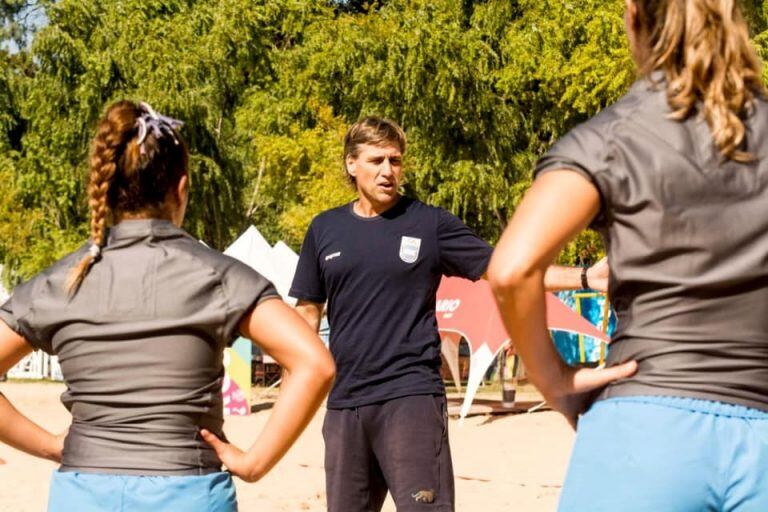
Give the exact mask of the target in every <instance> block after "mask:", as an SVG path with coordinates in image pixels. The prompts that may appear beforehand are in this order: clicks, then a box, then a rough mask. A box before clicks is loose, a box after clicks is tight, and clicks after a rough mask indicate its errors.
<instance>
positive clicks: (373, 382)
mask: <svg viewBox="0 0 768 512" xmlns="http://www.w3.org/2000/svg"><path fill="white" fill-rule="evenodd" d="M491 252H492V248H491V246H490V245H488V243H486V242H485V241H483V240H481V239H480V238H478V237H477V236H476V235H475V234H474V233H473V232H472V231H471V230H470V229H469V228H468V227H467V226H465V225H464V224H463V223H462V222H461V221H460V220H459V219H458V218H456V217H455V216H454V215H452V214H450V213H448V212H447V211H445V210H443V209H441V208H436V207H432V206H428V205H425V204H424V203H422V202H420V201H416V200H413V199H409V198H405V197H403V198H401V199H400V200H399V201H398V203H397V204H396V205H395V206H393V207H392V208H391V209H389V210H387V211H386V212H384V213H383V214H382V215H379V216H377V217H371V218H366V217H360V216H359V215H357V214H356V213H354V210H353V208H352V203H349V204H346V205H344V206H341V207H339V208H334V209H332V210H328V211H325V212H323V213H321V214H320V215H318V216H317V217H315V218H314V219H313V220H312V223H311V225H310V226H309V230H308V231H307V234H306V237H305V238H304V243H303V244H302V246H301V256H300V257H299V265H298V268H297V269H296V275H295V277H294V279H293V286H292V287H291V291H290V292H289V295H290V296H292V297H295V298H297V299H300V300H306V301H311V302H316V303H324V302H325V301H326V300H327V301H328V320H329V323H330V327H331V338H330V348H331V353H332V354H333V357H334V359H335V360H336V383H335V385H334V387H333V389H332V390H331V394H330V397H329V399H328V407H329V408H331V409H343V408H348V407H359V406H362V405H367V404H372V403H376V402H382V401H384V400H390V399H393V398H398V397H403V396H411V395H420V394H431V393H438V394H442V393H444V392H445V390H444V388H443V382H442V379H441V378H440V336H439V334H438V332H437V320H436V319H435V294H436V293H437V288H438V286H439V285H440V279H441V277H442V276H443V275H447V276H460V277H465V278H468V279H472V280H477V279H479V278H480V277H481V276H482V275H483V274H484V273H485V271H486V269H487V268H488V261H489V260H490V257H491Z"/></svg>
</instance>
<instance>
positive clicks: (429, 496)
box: [411, 489, 435, 503]
mask: <svg viewBox="0 0 768 512" xmlns="http://www.w3.org/2000/svg"><path fill="white" fill-rule="evenodd" d="M411 498H413V501H415V502H416V503H432V502H434V501H435V490H434V489H424V490H423V491H419V492H415V493H413V494H411Z"/></svg>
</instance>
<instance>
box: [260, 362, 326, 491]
mask: <svg viewBox="0 0 768 512" xmlns="http://www.w3.org/2000/svg"><path fill="white" fill-rule="evenodd" d="M320 371H322V370H320ZM286 373H287V372H286ZM331 382H332V380H329V379H323V378H319V375H318V370H315V369H312V368H300V369H295V370H292V371H291V372H290V375H285V376H284V379H283V382H282V384H281V386H280V396H279V397H278V399H277V401H276V402H275V405H274V407H273V409H272V414H271V416H270V417H269V420H268V421H267V424H266V425H265V426H264V429H263V430H262V432H261V434H260V435H259V437H258V438H257V439H256V442H255V443H254V444H253V445H252V446H251V448H250V449H249V450H248V453H247V458H248V461H249V468H250V473H251V474H250V478H249V480H251V481H255V480H258V479H260V478H261V477H262V476H264V475H265V474H266V473H267V472H269V470H270V469H271V468H272V467H273V466H274V465H275V464H277V462H278V461H279V460H280V459H281V458H282V457H283V455H285V453H286V452H287V451H288V449H289V448H290V447H291V445H293V443H294V442H295V441H296V439H297V438H298V437H299V435H301V433H302V432H303V431H304V429H305V428H306V426H307V425H308V424H309V422H310V421H311V419H312V417H313V416H314V415H315V413H316V412H317V409H318V408H319V407H320V404H321V403H322V401H323V399H324V398H325V396H326V394H327V393H328V390H329V389H330V386H331Z"/></svg>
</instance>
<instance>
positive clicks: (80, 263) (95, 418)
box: [0, 101, 334, 512]
mask: <svg viewBox="0 0 768 512" xmlns="http://www.w3.org/2000/svg"><path fill="white" fill-rule="evenodd" d="M180 125H181V123H180V122H179V121H176V120H174V119H170V118H167V117H165V116H161V115H159V114H157V113H156V112H155V111H154V110H153V109H152V108H151V107H149V105H147V104H145V103H138V104H137V103H134V102H131V101H120V102H117V103H115V104H113V105H112V106H110V107H109V108H108V109H107V111H106V114H105V115H104V117H103V118H102V119H101V120H100V121H99V124H98V129H97V134H96V137H95V138H94V140H93V149H92V155H91V161H90V183H89V186H88V200H89V204H90V209H91V241H90V243H89V244H86V245H85V246H83V247H82V248H81V249H79V250H78V251H76V252H74V253H72V254H70V255H68V256H65V257H64V258H62V259H61V260H59V261H58V262H56V263H54V264H53V265H52V266H51V267H49V268H47V269H46V270H44V271H43V272H41V273H40V274H38V275H37V276H35V277H33V278H32V279H31V280H29V281H27V282H26V283H24V284H21V285H19V286H18V287H17V288H16V289H15V290H14V292H13V295H12V296H11V297H10V299H8V301H7V302H6V303H5V304H4V305H3V306H2V307H1V308H0V374H2V373H4V372H6V371H7V370H8V369H9V368H10V367H11V366H13V365H14V364H15V363H16V362H18V361H19V360H20V359H21V358H22V357H24V356H25V355H26V354H28V353H29V352H31V351H32V350H33V349H39V350H43V351H45V352H47V353H49V354H55V355H56V356H58V358H59V362H60V363H61V369H62V373H63V376H64V382H65V383H66V386H67V390H66V392H65V393H64V394H63V395H62V402H63V403H64V405H65V406H66V407H67V409H69V411H70V412H71V413H72V425H71V427H70V428H69V431H68V433H66V434H63V435H58V436H56V435H53V434H51V433H49V432H47V431H46V430H44V429H43V428H41V427H40V426H38V425H36V424H35V423H33V422H32V421H30V420H29V419H28V418H26V417H25V416H24V415H23V414H21V413H20V412H19V411H17V410H16V409H14V408H13V406H12V405H11V404H10V403H9V402H8V400H7V399H6V398H5V397H4V396H2V395H1V394H0V441H1V442H3V443H6V444H9V445H11V446H13V447H15V448H18V449H19V450H23V451H25V452H27V453H29V454H31V455H34V456H37V457H43V458H47V459H50V460H53V461H55V462H60V463H61V466H60V467H59V469H58V470H56V471H54V473H53V477H52V481H51V489H50V499H49V508H48V509H49V510H50V511H54V512H58V511H70V510H75V509H76V510H77V511H78V512H89V511H114V510H124V511H136V512H139V511H141V512H145V511H148V510H162V511H182V512H196V511H199V512H204V511H205V512H210V511H218V512H225V511H234V510H236V509H237V502H236V497H235V488H234V484H233V481H232V475H235V476H238V477H240V478H242V479H243V480H245V481H248V482H253V481H255V480H258V479H259V478H260V477H262V476H263V475H264V474H265V473H266V472H267V471H269V469H270V468H271V467H272V466H274V464H275V463H277V461H278V460H279V459H280V458H281V457H282V456H283V454H285V452H286V451H287V450H288V448H289V447H290V446H291V444H293V442H294V441H295V440H296V438H297V437H298V436H299V434H300V433H301V431H302V430H303V429H304V427H305V426H306V425H307V423H308V422H309V420H310V419H311V418H312V416H313V415H314V413H315V411H316V410H317V408H318V407H319V405H320V403H321V401H322V400H323V398H324V397H325V395H326V393H327V391H328V389H329V388H330V385H331V383H332V380H333V377H334V364H333V360H332V359H331V357H330V355H329V353H328V351H327V350H326V349H325V347H324V346H323V345H322V342H321V341H320V340H319V338H318V337H317V335H316V334H315V333H314V332H312V330H311V329H309V328H308V327H307V325H306V322H304V321H303V320H302V319H301V317H300V316H299V315H297V314H296V312H295V311H294V310H293V309H292V308H290V307H289V306H287V305H286V304H285V303H283V301H282V300H280V298H279V296H278V294H277V292H276V291H275V288H274V287H273V286H272V284H271V283H270V282H269V281H267V280H266V279H265V278H264V277H262V276H261V275H259V274H258V273H256V272H255V271H254V270H252V269H251V268H249V267H248V266H246V265H245V264H243V263H240V262H239V261H237V260H235V259H233V258H230V257H228V256H225V255H223V254H221V253H219V252H217V251H214V250H212V249H209V248H207V247H206V246H205V245H203V244H202V243H200V242H199V241H197V240H196V239H195V238H193V237H192V236H190V235H189V234H188V233H187V232H185V231H184V230H183V229H182V228H181V225H182V223H183V220H184V214H185V211H186V207H187V201H188V197H189V194H188V192H189V174H188V167H187V161H188V154H187V148H186V145H185V144H184V141H183V140H182V138H181V136H180V134H179V132H178V128H179V127H180ZM110 224H112V226H111V227H110V228H108V226H109V225H110ZM240 335H242V336H245V337H247V338H250V339H252V340H254V342H255V343H257V344H258V345H259V346H260V347H261V348H262V349H263V350H264V351H266V352H267V353H269V354H270V355H272V356H273V357H274V358H275V359H276V360H277V361H278V362H279V363H280V364H281V365H283V367H284V368H286V369H287V370H288V371H290V374H291V378H290V380H289V381H288V382H286V383H285V384H284V385H283V387H282V389H281V393H280V397H279V399H278V400H277V402H276V404H275V406H274V409H273V411H272V415H271V417H270V419H269V421H268V423H267V424H266V426H265V428H264V430H263V431H262V433H261V435H260V436H259V437H258V438H257V439H256V442H255V443H254V444H253V446H251V448H250V449H249V450H247V451H241V450H240V449H238V448H237V447H235V446H233V445H231V444H229V443H227V442H226V441H224V440H222V439H223V433H222V425H223V419H222V398H221V386H222V379H223V377H224V369H223V365H222V355H223V351H224V348H225V347H226V346H227V345H228V344H229V343H230V342H231V341H233V340H234V339H236V338H237V337H238V336H240ZM222 462H223V463H224V464H225V465H226V466H227V469H228V472H222V470H221V465H222Z"/></svg>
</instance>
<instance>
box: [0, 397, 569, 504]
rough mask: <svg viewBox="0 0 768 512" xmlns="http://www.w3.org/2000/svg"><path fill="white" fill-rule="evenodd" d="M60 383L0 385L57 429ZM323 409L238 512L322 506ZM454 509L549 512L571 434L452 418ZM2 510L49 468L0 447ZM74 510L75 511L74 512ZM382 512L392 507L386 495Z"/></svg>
mask: <svg viewBox="0 0 768 512" xmlns="http://www.w3.org/2000/svg"><path fill="white" fill-rule="evenodd" d="M63 389H64V386H63V385H61V384H51V383H16V382H12V383H2V384H0V391H2V392H3V393H5V395H6V396H7V397H8V398H9V399H10V400H11V401H12V402H13V404H14V405H15V406H16V407H17V408H18V409H19V410H21V411H23V412H24V413H26V414H27V415H29V416H30V417H31V418H32V419H33V420H35V421H36V422H38V423H40V424H41V425H43V426H44V427H46V428H48V429H50V430H52V431H55V432H58V431H61V430H63V429H64V428H66V427H67V425H68V424H69V420H70V416H69V414H68V413H67V411H66V410H65V409H64V407H63V406H62V405H61V404H60V402H59V395H60V394H61V392H62V391H63ZM268 414H269V411H262V412H258V413H255V414H253V415H251V416H250V417H246V418H238V417H234V418H228V419H227V422H226V427H225V430H226V432H227V435H228V436H229V438H230V439H231V440H232V441H233V442H235V443H236V444H238V445H239V446H241V447H247V446H248V445H249V444H250V443H251V442H252V441H253V439H254V438H255V437H256V435H257V434H258V432H259V430H260V429H261V427H262V426H263V425H264V423H265V422H266V419H267V417H268ZM322 417H323V411H322V410H321V412H320V413H319V414H318V415H317V417H316V418H315V419H314V420H313V421H312V423H311V425H310V426H309V428H308V429H307V431H306V432H305V433H304V435H303V436H302V437H301V439H300V440H299V441H298V442H297V444H296V445H295V446H294V447H293V448H292V449H291V451H290V452H289V453H288V454H287V455H286V457H285V458H284V459H283V460H282V461H281V462H280V464H278V465H277V467H276V468H275V469H273V470H272V472H271V473H270V474H269V475H267V476H266V477H265V478H264V479H262V480H261V481H260V482H258V483H255V484H245V483H243V482H238V483H237V492H238V499H239V502H240V509H241V510H243V511H249V510H261V511H267V512H271V511H321V510H325V489H324V478H323V442H322V436H321V433H320V428H321V425H322ZM450 438H451V447H452V451H453V463H454V470H455V473H456V505H457V510H459V511H469V512H474V511H483V512H496V511H508V510H516V511H525V512H539V511H551V510H554V509H555V506H556V504H557V497H558V494H559V493H560V486H561V484H562V480H563V475H564V473H565V467H566V464H567V461H568V456H569V454H570V450H571V443H572V441H573V434H572V432H571V431H570V429H569V428H568V426H567V424H566V423H565V421H564V420H562V419H561V418H560V417H559V416H557V415H556V414H555V413H553V412H536V413H533V414H518V415H505V416H476V417H470V418H468V419H467V420H466V421H465V422H464V425H463V426H461V427H459V425H458V421H457V420H455V419H451V421H450ZM0 459H4V460H5V462H6V463H5V464H3V465H0V511H2V512H5V511H9V512H11V511H13V512H27V511H35V512H36V511H41V510H45V507H46V503H47V499H48V481H49V478H50V473H51V471H53V470H54V468H55V467H54V465H53V464H52V463H50V462H47V461H43V460H37V459H33V458H31V457H29V456H27V455H25V454H22V453H20V452H17V451H15V450H13V449H11V448H9V447H7V446H4V445H0ZM74 510H76V508H73V511H74ZM384 510H385V511H394V510H395V507H394V505H393V503H392V501H391V500H390V499H389V498H388V499H387V503H386V504H385V506H384Z"/></svg>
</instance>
